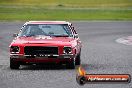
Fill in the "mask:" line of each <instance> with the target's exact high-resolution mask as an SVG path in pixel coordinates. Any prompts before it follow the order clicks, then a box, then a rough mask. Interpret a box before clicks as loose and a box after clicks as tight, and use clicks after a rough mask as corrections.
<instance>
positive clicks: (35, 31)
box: [9, 21, 82, 69]
mask: <svg viewBox="0 0 132 88" xmlns="http://www.w3.org/2000/svg"><path fill="white" fill-rule="evenodd" d="M13 36H14V37H15V38H14V40H13V41H12V43H11V44H10V46H9V47H10V68H11V69H19V67H20V65H32V64H46V63H54V64H64V65H66V67H68V68H71V69H74V68H75V65H80V63H81V60H80V55H81V46H82V45H81V41H80V39H79V37H78V34H77V32H76V31H75V29H74V27H73V26H72V24H71V23H69V22H66V21H29V22H26V23H25V24H24V25H23V26H22V28H21V30H20V32H19V33H18V34H16V33H15V34H13Z"/></svg>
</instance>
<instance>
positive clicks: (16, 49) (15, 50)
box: [10, 46, 20, 53]
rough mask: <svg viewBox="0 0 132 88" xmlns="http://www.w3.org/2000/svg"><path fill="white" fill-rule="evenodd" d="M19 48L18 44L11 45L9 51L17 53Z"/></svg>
mask: <svg viewBox="0 0 132 88" xmlns="http://www.w3.org/2000/svg"><path fill="white" fill-rule="evenodd" d="M19 51H20V49H19V47H18V46H11V48H10V52H11V53H19Z"/></svg>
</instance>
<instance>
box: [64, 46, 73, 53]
mask: <svg viewBox="0 0 132 88" xmlns="http://www.w3.org/2000/svg"><path fill="white" fill-rule="evenodd" d="M63 53H64V54H71V53H72V48H71V47H69V46H64V48H63Z"/></svg>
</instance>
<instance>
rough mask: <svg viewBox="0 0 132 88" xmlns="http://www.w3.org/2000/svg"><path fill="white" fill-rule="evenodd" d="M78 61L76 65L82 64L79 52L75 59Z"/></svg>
mask: <svg viewBox="0 0 132 88" xmlns="http://www.w3.org/2000/svg"><path fill="white" fill-rule="evenodd" d="M75 62H76V63H75V64H76V65H80V64H81V53H79V54H78V55H77V57H76V61H75Z"/></svg>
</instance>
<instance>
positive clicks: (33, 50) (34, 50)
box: [24, 46, 58, 56]
mask: <svg viewBox="0 0 132 88" xmlns="http://www.w3.org/2000/svg"><path fill="white" fill-rule="evenodd" d="M24 53H25V55H38V56H39V55H40V54H41V55H48V54H49V55H53V54H55V55H58V47H43V46H26V47H24Z"/></svg>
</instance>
